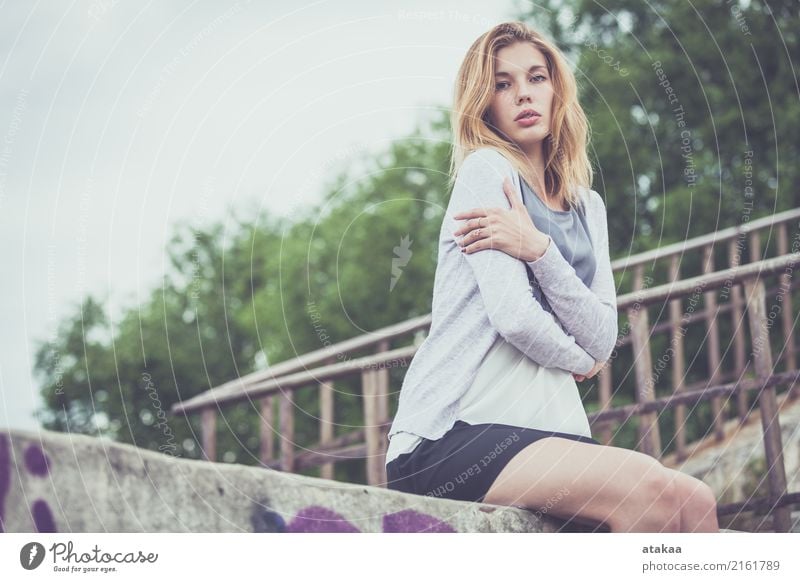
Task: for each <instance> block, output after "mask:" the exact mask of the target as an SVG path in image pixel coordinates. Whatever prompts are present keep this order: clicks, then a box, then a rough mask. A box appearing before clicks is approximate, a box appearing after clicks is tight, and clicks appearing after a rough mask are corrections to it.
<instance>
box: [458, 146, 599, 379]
mask: <svg viewBox="0 0 800 582" xmlns="http://www.w3.org/2000/svg"><path fill="white" fill-rule="evenodd" d="M505 176H509V177H511V178H513V168H512V166H511V164H510V162H508V160H507V159H506V158H505V157H504V156H503V155H502V154H500V153H499V152H497V151H496V150H493V149H490V148H482V149H479V150H477V151H475V152H473V153H471V154H470V155H469V156H467V158H466V159H465V160H464V162H463V164H462V165H461V167H460V168H459V171H458V174H457V176H456V181H455V185H454V186H453V192H452V195H451V197H450V202H449V205H448V209H447V212H446V213H445V218H444V220H445V221H446V222H447V224H446V225H445V226H446V228H447V229H448V230H445V231H444V232H445V233H446V235H445V236H447V235H449V239H447V240H446V242H447V244H448V245H450V244H451V245H452V248H451V249H450V251H451V252H454V253H458V256H460V257H461V260H462V261H464V262H465V263H466V264H468V265H469V267H470V268H471V270H472V273H473V274H474V276H475V279H476V280H477V285H478V288H479V291H480V296H481V298H482V299H483V303H484V306H485V308H486V312H487V315H488V318H489V322H490V323H491V324H492V326H493V327H494V328H495V329H496V330H497V332H498V333H499V334H500V335H501V336H503V338H504V339H505V340H506V341H508V342H509V343H510V344H512V345H513V346H514V347H516V348H517V349H518V350H520V351H521V352H522V353H524V354H525V355H526V356H527V357H528V358H530V359H531V360H533V361H534V362H536V363H537V364H539V365H541V366H543V367H546V368H561V369H563V370H566V371H568V372H574V373H577V374H587V373H588V372H589V371H591V369H592V368H593V367H594V365H595V361H594V358H592V356H590V355H589V354H588V353H587V352H586V351H585V350H584V349H583V348H582V347H581V346H580V345H578V343H577V342H576V341H575V338H573V337H572V336H570V335H567V333H565V331H564V330H563V329H562V328H561V326H560V325H559V324H558V322H557V321H556V320H555V318H554V317H553V315H552V314H550V313H548V312H547V311H545V310H544V309H543V308H542V305H541V304H540V303H539V301H538V300H537V299H536V298H535V297H534V296H533V293H532V290H531V287H530V284H529V282H528V276H527V272H526V270H525V265H524V264H523V262H522V261H520V260H519V259H517V258H514V257H512V256H510V255H507V254H506V253H504V252H503V251H500V250H497V249H483V250H481V251H478V252H475V253H461V251H460V247H459V246H458V243H457V242H456V239H455V236H453V234H452V233H453V232H455V231H456V230H457V229H458V226H459V225H460V224H461V223H460V221H456V220H454V219H453V218H452V217H453V215H455V214H458V213H459V212H464V211H466V210H470V209H474V208H498V207H499V208H504V209H508V208H510V205H509V203H508V200H507V199H506V195H505V194H504V193H503V178H504V177H505ZM520 195H521V194H520ZM465 266H466V265H465Z"/></svg>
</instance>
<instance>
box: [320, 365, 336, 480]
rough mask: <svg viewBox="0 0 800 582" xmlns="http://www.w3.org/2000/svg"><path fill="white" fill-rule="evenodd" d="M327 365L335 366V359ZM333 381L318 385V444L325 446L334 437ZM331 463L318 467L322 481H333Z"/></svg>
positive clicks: (332, 466) (332, 465)
mask: <svg viewBox="0 0 800 582" xmlns="http://www.w3.org/2000/svg"><path fill="white" fill-rule="evenodd" d="M327 363H328V364H335V363H336V359H335V358H331V359H330V360H329V361H328V362H327ZM333 396H334V388H333V380H328V381H326V382H320V383H319V444H320V445H322V446H325V445H327V444H329V443H330V442H331V441H332V440H333V437H334V415H333V410H334V408H333ZM333 468H334V463H333V461H329V462H327V463H323V464H322V465H320V469H319V476H320V477H322V478H323V479H333Z"/></svg>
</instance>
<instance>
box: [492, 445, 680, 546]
mask: <svg viewBox="0 0 800 582" xmlns="http://www.w3.org/2000/svg"><path fill="white" fill-rule="evenodd" d="M682 484H684V481H683V480H682V479H680V478H679V477H677V476H676V475H673V474H671V473H670V471H669V470H667V469H666V467H664V466H663V465H662V464H661V463H659V462H658V461H657V460H656V459H654V458H653V457H651V456H649V455H646V454H644V453H640V452H638V451H631V450H628V449H623V448H620V447H612V446H604V445H597V444H591V443H582V442H579V441H574V440H571V439H565V438H560V437H548V438H544V439H541V440H539V441H536V442H535V443H531V444H530V445H528V446H527V447H525V448H524V449H522V450H521V451H520V452H519V453H517V454H516V455H515V456H514V458H512V459H511V461H509V463H508V464H507V465H506V466H505V467H504V468H503V470H502V471H501V472H500V474H499V475H498V476H497V479H496V480H495V481H494V483H493V484H492V486H491V487H490V488H489V491H488V492H487V493H486V496H485V498H484V502H485V503H492V504H495V505H516V506H521V507H526V508H528V509H532V510H536V511H545V508H546V511H547V512H549V513H551V514H553V515H556V516H558V517H561V518H564V519H569V518H571V517H579V518H586V519H589V520H591V521H593V522H600V523H605V524H607V525H608V526H609V528H610V529H611V531H612V532H617V531H639V532H679V531H680V530H681V510H680V506H681V502H682V501H683V500H682V499H681V498H680V492H681V490H680V485H682Z"/></svg>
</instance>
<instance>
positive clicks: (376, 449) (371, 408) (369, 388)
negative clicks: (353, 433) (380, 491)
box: [361, 368, 386, 485]
mask: <svg viewBox="0 0 800 582" xmlns="http://www.w3.org/2000/svg"><path fill="white" fill-rule="evenodd" d="M376 375H377V372H376V371H375V370H371V369H369V368H368V369H365V370H363V371H362V372H361V395H362V398H363V402H364V436H365V440H366V441H367V459H366V461H367V485H379V484H381V483H385V482H386V479H385V477H384V475H383V473H384V472H385V471H384V467H383V464H382V461H381V458H382V455H381V454H380V448H381V443H380V441H381V432H380V427H379V426H378V399H377V393H378V382H377V381H376V380H377V378H376Z"/></svg>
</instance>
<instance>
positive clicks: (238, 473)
mask: <svg viewBox="0 0 800 582" xmlns="http://www.w3.org/2000/svg"><path fill="white" fill-rule="evenodd" d="M593 529H594V528H591V527H589V526H586V525H581V524H578V523H575V522H571V523H568V524H565V523H564V522H563V521H562V520H558V519H556V518H551V517H549V516H544V517H542V518H540V517H539V516H537V515H536V514H535V513H533V512H531V511H526V510H523V509H518V508H514V507H504V506H497V505H489V504H476V503H464V502H460V501H452V500H449V499H434V498H430V497H424V496H420V495H408V494H404V493H400V492H397V491H391V490H386V489H383V488H379V487H369V486H363V485H353V484H347V483H340V482H336V481H329V480H326V479H318V478H314V477H305V476H300V475H293V474H289V473H283V472H280V471H275V470H271V469H264V468H256V467H249V466H243V465H232V464H223V463H209V462H205V461H194V460H186V459H181V458H176V457H173V456H170V455H165V454H161V453H156V452H154V451H149V450H144V449H139V448H137V447H134V446H131V445H125V444H119V443H114V442H111V441H107V440H103V439H98V438H93V437H88V436H84V435H74V434H66V433H57V432H50V431H40V432H26V431H16V430H15V431H5V432H3V431H0V531H1V530H4V531H7V532H37V531H41V532H51V531H57V532H242V531H245V532H420V531H427V532H556V531H570V532H580V531H592V530H593Z"/></svg>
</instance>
